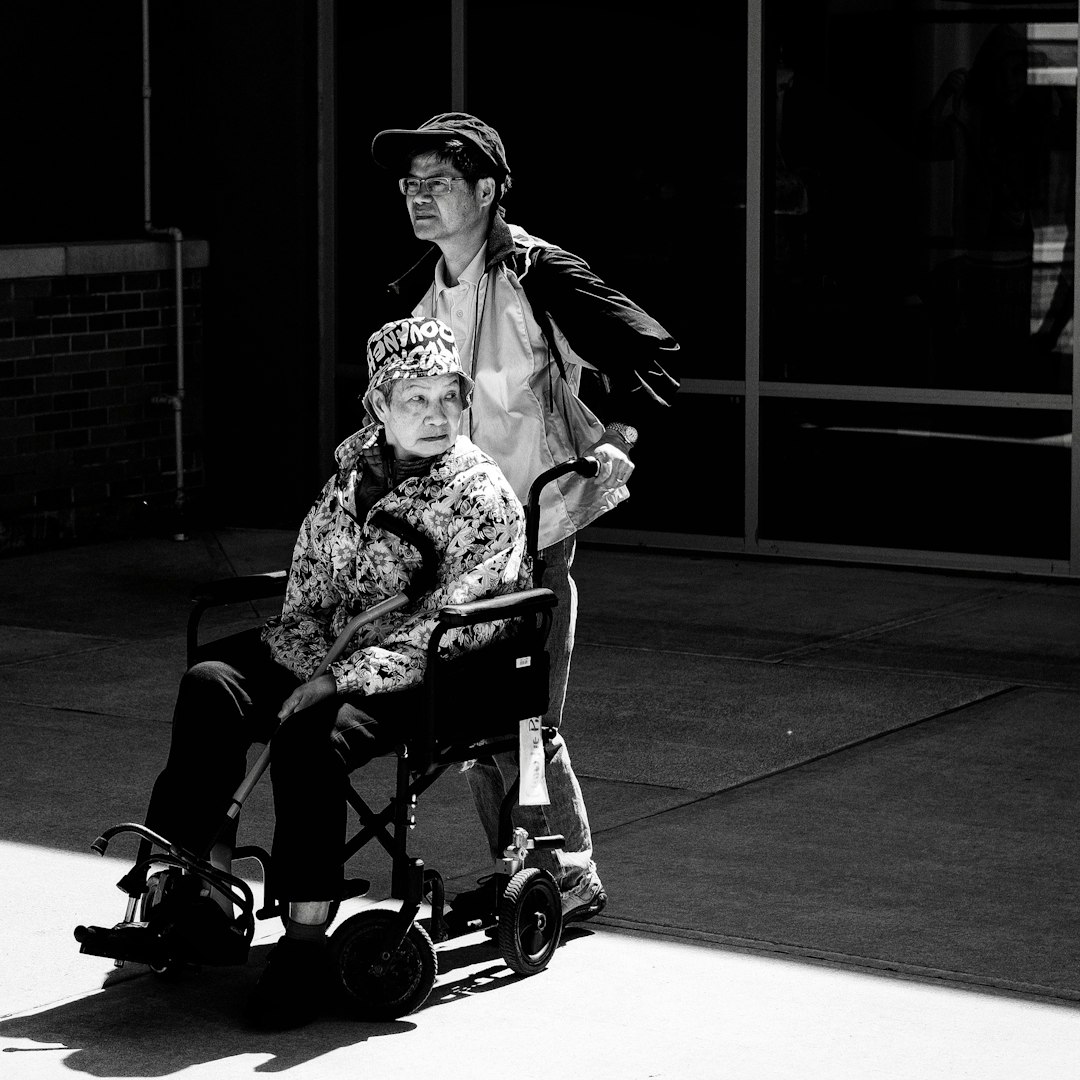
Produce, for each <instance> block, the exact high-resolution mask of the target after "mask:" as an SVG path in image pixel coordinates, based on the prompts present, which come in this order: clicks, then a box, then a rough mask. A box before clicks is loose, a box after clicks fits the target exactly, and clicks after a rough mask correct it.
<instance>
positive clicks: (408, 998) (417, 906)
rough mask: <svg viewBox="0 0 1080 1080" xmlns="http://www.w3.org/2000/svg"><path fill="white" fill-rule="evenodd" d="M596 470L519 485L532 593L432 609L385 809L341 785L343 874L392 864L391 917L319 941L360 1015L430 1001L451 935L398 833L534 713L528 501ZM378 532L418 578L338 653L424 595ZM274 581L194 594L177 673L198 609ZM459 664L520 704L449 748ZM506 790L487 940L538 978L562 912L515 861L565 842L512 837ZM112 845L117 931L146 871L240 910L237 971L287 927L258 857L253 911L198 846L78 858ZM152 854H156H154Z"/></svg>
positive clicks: (145, 911)
mask: <svg viewBox="0 0 1080 1080" xmlns="http://www.w3.org/2000/svg"><path fill="white" fill-rule="evenodd" d="M598 468H599V466H598V464H597V462H596V461H595V459H593V458H578V459H576V460H574V461H569V462H565V463H563V464H561V465H558V466H555V467H554V468H552V469H549V470H547V471H546V472H544V473H542V474H541V475H540V476H539V477H538V478H537V479H536V481H535V482H534V484H533V485H532V488H531V489H530V493H529V505H528V509H527V519H526V522H527V523H526V547H527V550H528V552H529V554H530V556H531V557H532V559H533V586H534V587H533V588H531V589H528V590H524V591H522V592H518V593H513V594H509V595H503V596H496V597H491V598H488V599H484V600H477V601H474V602H472V603H466V604H457V605H450V606H447V607H444V608H442V609H441V611H440V613H439V619H438V622H437V624H436V626H435V629H434V631H433V633H432V635H431V637H430V639H429V641H428V646H427V666H426V670H425V674H424V681H423V706H422V710H423V715H422V723H421V724H420V725H419V730H418V731H414V733H413V735H412V736H411V738H409V739H407V740H405V741H403V742H402V743H400V744H399V745H398V746H397V747H396V750H395V753H396V756H397V769H396V782H395V788H394V794H393V795H392V796H391V798H390V800H389V802H388V804H387V805H386V806H385V807H384V808H383V809H382V810H381V811H378V812H376V811H375V810H373V809H372V808H371V807H370V806H369V805H368V803H367V802H366V801H365V800H364V799H363V797H362V796H361V795H360V794H359V792H358V791H357V790H356V788H355V787H354V786H353V784H352V782H351V781H350V779H349V777H346V778H345V785H344V786H345V791H344V793H343V797H344V798H345V799H346V800H347V802H348V803H349V805H350V806H351V807H352V808H353V811H354V812H355V814H356V815H357V817H358V818H359V821H360V824H361V828H360V830H359V831H358V832H357V833H355V834H354V835H353V836H352V837H351V838H349V839H347V841H346V843H345V847H344V853H343V860H342V862H343V865H344V864H346V863H348V861H349V859H351V858H352V856H353V855H355V854H356V853H357V852H358V851H359V850H360V849H361V848H362V847H364V846H365V845H367V844H368V843H370V842H371V841H372V840H376V841H378V843H379V844H380V845H381V846H382V847H383V848H384V849H385V850H386V852H387V853H388V854H389V856H390V858H391V864H392V865H391V888H390V899H392V900H395V901H398V902H400V907H399V908H398V909H397V910H396V911H394V910H388V909H386V908H368V909H364V910H361V911H360V912H358V913H356V914H354V915H352V916H351V917H350V918H348V919H346V920H345V921H344V922H343V923H342V924H341V925H340V926H338V927H336V928H335V930H334V932H333V934H332V935H331V939H330V948H331V955H332V957H333V960H334V964H335V967H336V970H337V972H338V976H339V978H340V981H341V985H340V988H339V989H341V990H342V991H343V992H344V996H345V997H346V999H347V1000H350V1001H351V1004H352V1006H353V1007H354V1009H355V1010H356V1011H357V1012H358V1013H360V1014H361V1015H364V1016H366V1017H370V1018H375V1019H394V1018H396V1017H399V1016H403V1015H405V1014H407V1013H409V1012H412V1011H414V1010H415V1009H417V1008H419V1007H420V1005H422V1004H423V1002H424V1001H425V1000H426V999H427V997H428V995H429V994H430V992H431V989H432V987H433V985H434V982H435V978H436V976H437V973H438V960H437V955H436V950H435V944H434V943H435V942H441V941H445V940H447V939H448V938H449V937H450V936H451V935H450V926H449V923H448V921H447V919H446V908H445V889H444V886H443V880H442V877H441V875H440V874H439V873H438V871H436V870H430V869H427V868H426V867H425V865H424V862H423V860H422V859H419V858H415V857H413V856H412V855H410V853H409V850H408V836H409V832H410V830H411V829H412V828H413V827H414V826H415V823H416V818H415V811H416V807H417V803H418V800H419V797H420V796H421V795H422V794H423V793H424V792H425V791H426V790H427V789H428V788H429V787H431V786H432V785H433V784H434V783H435V782H436V781H437V780H438V779H439V777H441V776H442V775H443V773H444V772H445V771H446V770H447V769H448V768H450V766H452V765H455V764H460V763H461V762H464V761H468V760H473V759H477V758H484V757H489V756H492V755H495V754H500V753H505V752H508V751H513V750H516V749H517V748H518V737H519V736H518V730H517V728H518V722H520V721H522V720H525V719H526V718H529V717H539V716H542V715H543V714H544V713H545V712H546V711H547V707H548V664H547V653H546V652H545V651H544V649H545V645H546V641H547V636H548V632H549V630H550V627H551V620H552V611H553V609H554V607H555V606H556V603H557V601H556V598H555V595H554V593H552V592H551V590H550V589H545V588H542V587H540V586H539V582H540V580H541V579H542V577H543V573H544V569H545V567H544V564H543V562H542V560H541V558H540V555H539V551H538V550H537V536H538V521H539V503H540V495H541V492H542V490H543V488H544V487H545V486H546V485H547V484H549V483H551V482H553V481H555V480H557V479H558V478H559V477H561V476H563V475H566V474H567V473H570V472H577V473H579V474H580V475H582V476H594V475H596V472H597V471H598ZM378 513H382V512H381V511H380V512H378ZM386 519H388V520H386ZM377 524H379V525H380V526H381V527H384V528H387V529H389V530H390V531H393V532H395V533H397V535H399V536H401V537H402V538H403V539H405V540H407V541H409V542H410V543H413V544H414V545H415V546H417V547H418V548H419V549H420V550H421V554H422V555H423V556H424V559H423V567H424V568H423V570H422V571H420V572H418V573H417V575H416V578H415V580H414V581H413V583H412V585H411V587H410V588H409V589H408V590H406V592H405V593H403V594H401V596H400V597H397V598H393V599H392V600H391V601H385V602H384V603H383V604H380V605H377V606H376V608H377V610H376V609H375V608H373V609H369V611H368V612H366V613H364V614H363V615H362V616H357V617H356V618H354V620H352V622H351V623H350V624H349V627H348V628H346V631H345V632H343V633H342V635H340V636H339V639H338V642H337V643H335V646H340V647H342V648H343V647H344V645H345V644H346V642H347V639H349V638H351V637H352V635H353V634H354V633H355V631H356V629H358V628H359V625H361V624H362V623H363V622H366V621H370V619H371V618H374V617H377V616H378V615H382V614H385V613H386V612H387V611H389V610H395V609H396V608H397V607H400V606H402V605H403V604H405V603H408V602H409V601H410V600H412V599H416V598H417V597H418V596H419V595H422V594H423V593H424V592H426V591H427V590H428V589H430V587H431V582H432V580H433V578H434V566H433V562H432V556H433V551H432V550H431V544H430V541H429V540H428V539H427V538H426V537H423V536H422V535H419V534H415V532H414V530H411V529H410V528H409V527H408V526H405V525H404V523H402V522H399V521H396V520H395V519H393V518H390V517H389V515H386V514H383V520H381V521H379V522H377ZM403 530H404V531H403ZM286 582H287V574H286V572H285V571H274V572H271V573H267V574H254V575H246V576H242V577H237V578H228V579H224V580H221V581H216V582H210V583H207V584H204V585H202V586H200V587H198V588H197V589H196V590H194V592H193V595H192V608H191V611H190V614H189V617H188V625H187V652H188V665H189V666H191V665H192V664H193V663H195V662H196V661H197V658H198V653H199V649H200V646H199V627H200V621H201V619H202V616H203V614H204V613H205V612H206V610H208V609H209V608H211V607H215V606H220V605H226V604H231V603H236V602H241V601H252V600H256V599H266V598H270V597H274V596H280V595H282V594H283V593H284V591H285V586H286ZM373 612H374V614H372V613H373ZM502 620H519V621H520V622H523V623H524V630H523V631H522V632H521V633H519V634H516V635H514V636H512V637H511V638H510V639H508V640H506V641H501V642H496V643H495V644H493V645H490V646H486V647H485V648H483V649H479V650H475V651H474V652H472V653H466V654H464V655H463V656H462V657H458V658H455V659H454V660H441V659H440V658H439V655H438V654H439V649H440V646H441V644H442V640H443V638H444V636H445V635H446V634H447V633H448V632H449V631H450V630H452V629H457V628H461V627H466V626H474V625H478V624H481V623H488V622H495V621H502ZM333 655H334V650H333V649H332V650H331V652H330V653H328V655H327V657H326V659H325V660H324V661H323V664H322V665H321V668H320V672H321V671H325V669H326V668H327V667H328V666H329V663H330V662H331V659H332V658H333ZM469 658H472V662H473V663H491V662H493V661H498V662H499V664H498V666H494V667H491V671H492V672H495V671H498V672H499V677H501V678H504V679H505V680H506V687H507V689H510V690H512V691H514V692H520V693H521V694H522V696H523V698H524V700H517V701H514V702H513V703H512V704H511V705H509V706H502V705H500V708H499V710H498V712H499V715H498V717H497V718H496V717H494V716H492V717H491V723H492V724H493V725H494V726H495V727H496V728H498V729H499V730H497V731H496V732H489V731H487V730H486V729H485V728H484V725H483V724H478V725H474V726H473V729H472V732H471V733H470V732H469V731H466V732H465V733H464V735H463V736H461V737H458V738H456V739H453V740H441V739H440V733H439V727H440V715H441V712H440V706H441V701H440V692H441V691H442V692H445V691H444V690H442V687H441V686H440V684H441V683H443V682H445V681H446V679H447V677H448V672H449V671H450V670H451V668H452V666H453V665H454V664H455V663H456V662H458V661H462V660H466V661H468V660H469ZM511 663H512V664H513V666H512V667H511V666H510V665H511ZM554 734H555V729H554V728H550V727H542V728H541V735H542V738H543V741H544V743H545V745H546V744H547V743H548V742H550V740H551V738H552V737H553V736H554ZM271 746H272V739H271V742H270V743H268V744H267V746H266V748H265V749H264V751H263V752H262V754H261V755H260V757H259V759H258V760H257V761H256V763H255V765H254V766H253V767H252V768H251V770H249V772H248V775H247V776H246V777H245V780H244V782H243V783H242V784H241V786H240V788H238V790H237V792H236V793H235V794H234V796H233V800H232V804H231V806H230V808H229V811H228V814H227V817H226V821H223V822H222V827H224V825H225V824H226V822H227V821H228V819H229V818H231V817H235V816H236V815H237V814H238V813H239V811H240V808H241V806H242V805H243V802H244V800H245V799H246V798H247V796H248V794H249V793H250V791H251V790H252V788H253V787H254V786H255V784H256V783H257V782H258V779H259V778H260V776H261V775H262V772H263V771H265V768H266V767H267V764H268V763H269V760H270V754H271ZM518 785H519V780H515V782H514V784H513V785H512V787H511V789H510V791H509V792H507V794H506V798H505V800H504V802H503V806H502V810H501V813H500V834H499V845H500V848H501V850H502V857H501V858H498V859H496V865H495V874H494V883H493V887H492V899H493V908H494V910H493V912H492V915H493V916H494V922H495V928H496V934H495V935H494V936H495V937H496V940H497V944H498V948H499V951H500V952H501V953H502V956H503V959H504V960H505V962H506V963H507V964H508V966H509V967H511V969H512V970H514V971H516V972H518V973H519V974H525V975H531V974H535V973H537V972H539V971H542V970H543V969H544V968H545V967H546V966H547V964H548V963H549V962H550V959H551V957H552V956H553V954H554V952H555V950H556V949H557V947H558V945H559V942H560V940H561V934H562V910H561V897H560V894H559V890H558V887H557V885H556V883H555V880H554V878H552V876H551V875H550V874H549V873H548V872H547V871H544V870H541V869H539V868H536V867H526V860H527V857H528V853H529V852H530V851H535V850H540V849H545V848H558V847H561V846H562V844H563V842H564V839H563V837H562V836H559V835H554V836H544V837H530V836H528V834H527V833H526V832H525V830H523V829H520V828H514V827H513V825H512V810H513V807H514V805H516V802H517V798H518ZM124 832H131V833H135V834H137V835H138V836H139V837H140V844H139V851H138V854H137V857H136V861H135V865H134V866H133V867H132V869H131V870H130V871H129V872H128V873H127V874H125V875H124V877H123V878H121V879H120V881H119V882H118V883H117V884H118V887H119V888H120V889H121V890H122V891H123V892H125V893H126V894H127V896H128V901H127V907H126V911H125V916H124V919H123V921H122V923H121V924H120V925H121V926H122V925H124V924H130V923H132V922H134V921H135V919H136V915H137V914H139V915H141V916H142V917H143V918H146V917H147V916H148V915H149V914H150V913H151V908H150V900H151V897H150V895H149V890H150V885H149V884H148V882H149V880H150V872H151V870H152V869H153V868H154V867H162V866H163V867H165V868H166V869H167V871H168V870H178V871H180V872H181V873H182V874H187V875H194V876H196V877H197V878H199V879H201V880H202V881H203V882H205V883H206V884H207V885H209V886H212V887H213V888H216V889H219V890H220V891H222V892H223V893H225V894H226V895H227V896H229V897H230V899H232V901H233V903H234V906H235V908H238V909H239V911H240V915H239V916H238V918H237V919H236V920H235V921H236V923H237V924H238V926H239V927H240V928H241V930H242V933H243V937H244V941H245V943H246V944H245V949H244V958H246V951H247V950H246V947H247V946H250V944H251V941H252V939H253V937H254V928H255V919H256V918H259V919H268V918H272V917H274V916H280V917H282V918H283V919H285V918H287V908H288V905H287V903H285V902H284V901H282V900H281V899H280V898H279V897H278V896H277V895H276V893H275V891H274V871H273V859H272V857H271V855H270V854H269V852H267V851H266V850H265V849H263V848H261V847H256V846H253V845H243V846H239V847H237V848H236V849H235V852H234V861H240V860H243V859H254V860H256V861H257V862H259V864H260V866H261V867H262V872H263V889H264V896H263V905H262V907H261V908H260V909H259V910H258V911H255V910H254V908H255V903H254V895H253V893H252V890H251V888H250V886H249V885H248V884H247V882H246V881H244V880H243V879H242V878H240V877H238V876H236V875H235V874H232V873H228V872H226V871H223V870H220V869H217V868H215V867H213V866H212V865H211V864H210V862H209V856H208V852H209V847H208V848H207V854H205V855H204V856H197V855H195V854H194V853H192V852H190V851H187V850H185V849H183V848H181V847H178V846H176V845H173V844H172V843H170V842H169V840H168V839H167V838H165V837H163V836H160V835H158V834H157V833H155V832H154V831H153V830H151V829H149V828H147V827H146V826H145V825H141V824H137V823H131V822H129V823H125V824H121V825H116V826H113V827H112V828H110V829H107V830H105V831H104V832H103V833H102V834H101V836H99V837H98V838H97V840H95V841H94V843H93V844H92V845H91V848H92V850H94V851H96V852H97V853H98V854H100V855H104V854H105V851H106V848H107V847H108V844H109V842H110V840H111V839H112V838H113V837H114V836H116V835H117V834H120V833H124ZM155 847H156V848H160V849H162V850H161V851H158V852H155V851H154V848H155ZM368 888H369V883H368V882H367V881H364V880H363V879H354V880H351V881H349V880H346V881H345V882H344V885H343V889H342V894H341V896H340V898H339V901H338V902H337V903H335V904H334V905H333V906H332V909H331V921H333V919H334V917H335V916H336V912H337V908H338V904H339V903H340V900H345V899H350V898H355V897H359V896H363V895H365V894H366V893H367V891H368ZM425 902H426V903H428V904H429V905H430V912H431V915H430V921H429V927H430V932H429V931H428V930H425V928H424V927H423V926H422V925H421V923H420V922H419V921H418V919H417V917H418V915H419V913H420V910H421V907H422V906H423V905H424V903H425ZM470 928H471V927H470ZM86 930H87V928H85V927H79V928H77V930H76V938H77V939H78V940H80V941H82V942H83V947H82V951H83V952H93V948H92V947H90V948H88V947H87V939H86V937H85V935H84V936H80V932H85V931H86ZM108 955H111V954H108ZM129 959H130V958H129ZM124 963H125V959H124V958H118V959H117V960H116V967H117V968H120V967H122V966H123V965H124ZM184 964H185V961H184V960H183V958H177V957H166V958H163V959H162V961H161V962H159V963H151V966H152V967H153V968H154V970H156V971H158V972H159V973H162V974H165V973H170V974H171V973H172V972H174V971H175V970H177V968H178V967H180V966H183V965H184Z"/></svg>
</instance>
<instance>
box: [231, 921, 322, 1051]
mask: <svg viewBox="0 0 1080 1080" xmlns="http://www.w3.org/2000/svg"><path fill="white" fill-rule="evenodd" d="M329 984H330V980H329V950H328V949H327V944H326V942H325V941H320V942H317V943H313V942H308V941H294V940H293V939H292V938H288V937H283V938H281V939H280V940H279V941H278V943H277V944H276V945H275V946H274V947H273V949H271V950H270V956H269V958H268V959H267V961H266V970H265V971H263V973H262V975H260V976H259V981H258V982H257V983H256V984H255V988H254V989H253V990H252V991H251V997H250V998H249V999H248V1020H249V1021H250V1022H251V1023H252V1024H253V1025H254V1026H255V1027H259V1028H265V1029H270V1030H274V1031H285V1030H287V1029H289V1028H297V1027H303V1026H304V1025H305V1024H310V1023H311V1021H312V1020H314V1019H316V1018H317V1017H318V1016H319V1014H320V1013H321V1012H322V1011H323V1009H324V1008H325V1006H326V999H327V991H328V990H329Z"/></svg>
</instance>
